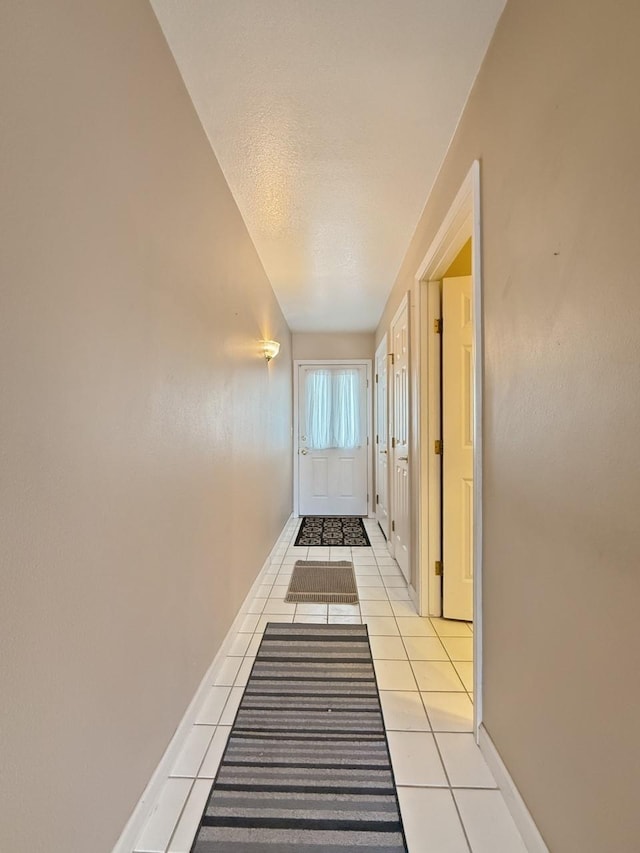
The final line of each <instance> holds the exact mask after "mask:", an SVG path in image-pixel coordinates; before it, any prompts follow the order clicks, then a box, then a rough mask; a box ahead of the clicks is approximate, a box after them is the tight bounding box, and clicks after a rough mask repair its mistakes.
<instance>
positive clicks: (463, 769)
mask: <svg viewBox="0 0 640 853" xmlns="http://www.w3.org/2000/svg"><path fill="white" fill-rule="evenodd" d="M365 525H366V528H367V532H368V534H369V539H370V540H371V548H353V549H350V548H346V549H345V548H296V547H295V546H294V545H293V542H294V541H295V536H296V533H297V530H298V526H299V520H298V519H292V520H290V521H289V522H288V524H287V525H286V527H285V529H284V531H283V534H282V536H281V537H280V539H279V541H278V544H277V545H276V547H275V548H274V550H273V552H272V554H271V557H270V559H269V563H268V566H267V569H266V571H265V573H264V574H263V576H262V583H261V584H260V586H259V587H258V591H257V594H256V595H255V597H254V598H253V600H252V601H251V602H250V603H248V604H247V606H246V607H245V609H244V614H245V615H244V619H243V620H242V622H241V624H240V629H239V631H238V633H237V634H236V636H235V637H234V638H233V640H232V643H231V647H230V652H229V655H228V656H227V658H226V660H225V661H224V662H223V665H222V667H221V668H220V669H219V671H218V674H217V676H216V679H215V683H214V684H212V685H211V689H210V692H209V695H208V697H207V699H206V701H205V703H204V705H203V707H202V709H201V711H200V713H199V716H198V718H197V722H196V725H194V726H193V729H192V731H191V733H190V735H189V737H188V739H187V741H186V743H185V746H184V749H183V751H182V753H181V755H180V756H179V758H178V760H177V761H176V763H175V765H174V767H173V770H172V771H171V775H170V777H169V778H168V779H167V782H166V784H165V786H164V788H163V791H162V793H161V796H160V798H159V800H158V802H157V804H156V806H155V808H154V810H153V812H152V814H151V816H150V818H149V820H148V821H147V824H146V826H145V827H144V829H143V831H142V833H141V835H140V837H139V839H138V841H137V843H136V845H135V848H134V851H135V853H189V850H190V848H191V844H192V842H193V838H194V835H195V832H196V829H197V826H198V822H199V820H200V816H201V814H202V811H203V809H204V805H205V803H206V800H207V797H208V794H209V790H210V788H211V784H212V780H213V778H214V777H215V774H216V772H217V769H218V765H219V763H220V759H221V757H222V753H223V751H224V746H225V744H226V741H227V738H228V735H229V731H230V729H231V725H232V723H233V720H234V717H235V713H236V710H237V708H238V705H239V703H240V699H241V697H242V692H243V689H244V686H245V684H246V682H247V679H248V677H249V673H250V670H251V666H252V665H253V661H254V659H255V655H256V652H257V649H258V646H259V644H260V639H261V637H262V632H263V631H264V627H265V625H266V624H267V622H269V621H281V622H313V623H326V622H330V623H352V622H356V623H359V622H366V623H367V625H368V628H369V635H370V642H371V649H372V653H373V658H374V666H375V670H376V677H377V680H378V686H379V689H380V699H381V702H382V709H383V715H384V719H385V727H386V730H387V737H388V741H389V749H390V752H391V761H392V764H393V770H394V774H395V777H396V783H397V786H398V795H399V799H400V808H401V811H402V818H403V822H404V826H405V832H406V836H407V842H408V845H409V853H469V851H472V853H521V851H526V848H525V846H524V843H523V842H522V839H521V837H520V835H519V833H518V831H517V829H516V827H515V825H514V823H513V820H512V818H511V816H510V814H509V812H508V811H507V807H506V805H505V802H504V800H503V798H502V795H501V793H500V791H499V790H497V788H496V783H495V781H494V779H493V776H492V774H491V771H490V770H489V768H488V767H487V765H486V763H485V761H484V758H483V757H482V754H481V753H480V750H479V749H478V747H477V746H476V743H475V740H474V737H473V734H472V731H473V704H472V699H473V694H472V690H473V643H472V627H471V626H470V625H469V624H467V623H466V622H452V621H448V620H443V619H422V618H420V617H419V616H418V615H417V613H416V610H415V607H414V605H413V603H412V602H411V599H410V596H409V592H408V590H407V586H406V583H405V581H404V578H403V576H402V574H401V572H400V569H399V568H398V565H397V563H396V562H395V560H394V559H393V558H392V557H390V555H389V553H388V551H387V548H386V544H385V540H384V537H383V535H382V533H381V532H380V529H379V527H378V525H377V524H376V522H375V521H373V520H372V519H365ZM316 558H324V559H351V560H353V563H354V567H355V572H356V576H357V581H358V589H359V597H360V605H359V606H358V605H355V606H354V605H341V604H336V605H328V606H327V605H325V604H298V605H295V604H288V603H286V602H285V601H284V596H285V594H286V591H287V586H288V583H289V578H290V576H291V572H292V571H293V564H294V562H295V561H296V560H299V559H316Z"/></svg>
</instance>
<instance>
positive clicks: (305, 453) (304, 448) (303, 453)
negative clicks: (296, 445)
mask: <svg viewBox="0 0 640 853" xmlns="http://www.w3.org/2000/svg"><path fill="white" fill-rule="evenodd" d="M308 452H309V451H308V450H307V448H306V447H303V448H302V450H301V451H300V453H301V454H302V455H303V456H306V455H307V453H308Z"/></svg>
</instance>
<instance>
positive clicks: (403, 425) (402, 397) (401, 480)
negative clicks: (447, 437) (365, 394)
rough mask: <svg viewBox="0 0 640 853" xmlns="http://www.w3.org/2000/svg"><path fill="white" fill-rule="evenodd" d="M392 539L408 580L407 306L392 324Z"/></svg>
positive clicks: (394, 550) (409, 531)
mask: <svg viewBox="0 0 640 853" xmlns="http://www.w3.org/2000/svg"><path fill="white" fill-rule="evenodd" d="M391 345H392V346H391V352H392V354H393V358H392V366H391V372H392V388H393V394H392V397H393V402H392V409H391V483H392V494H391V542H392V549H393V555H394V557H395V558H396V560H397V562H398V565H399V566H400V568H401V569H402V573H403V574H404V576H405V578H406V580H407V581H409V580H410V571H411V570H410V561H409V537H410V534H411V528H410V523H409V510H410V504H409V306H408V304H407V301H406V300H405V302H404V306H403V307H402V309H401V310H400V312H399V313H398V314H397V315H396V318H395V320H394V322H393V323H392V324H391Z"/></svg>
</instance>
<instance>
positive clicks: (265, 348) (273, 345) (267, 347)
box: [262, 341, 280, 361]
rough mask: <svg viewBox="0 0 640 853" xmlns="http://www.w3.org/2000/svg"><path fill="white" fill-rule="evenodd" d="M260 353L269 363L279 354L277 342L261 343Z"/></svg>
mask: <svg viewBox="0 0 640 853" xmlns="http://www.w3.org/2000/svg"><path fill="white" fill-rule="evenodd" d="M262 352H263V353H264V357H265V358H266V359H267V361H271V359H272V358H275V357H276V356H277V355H278V353H279V352H280V344H279V343H278V341H262Z"/></svg>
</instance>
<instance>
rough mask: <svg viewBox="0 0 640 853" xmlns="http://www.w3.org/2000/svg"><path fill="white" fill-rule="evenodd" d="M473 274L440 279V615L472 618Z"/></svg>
mask: <svg viewBox="0 0 640 853" xmlns="http://www.w3.org/2000/svg"><path fill="white" fill-rule="evenodd" d="M471 294H472V278H471V276H464V277H460V278H445V279H444V280H443V282H442V439H443V448H442V451H443V455H442V512H443V516H442V518H443V537H442V539H443V541H442V560H443V615H444V616H445V617H446V618H447V619H464V620H467V621H471V620H472V619H473V313H472V306H473V301H472V295H471Z"/></svg>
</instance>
